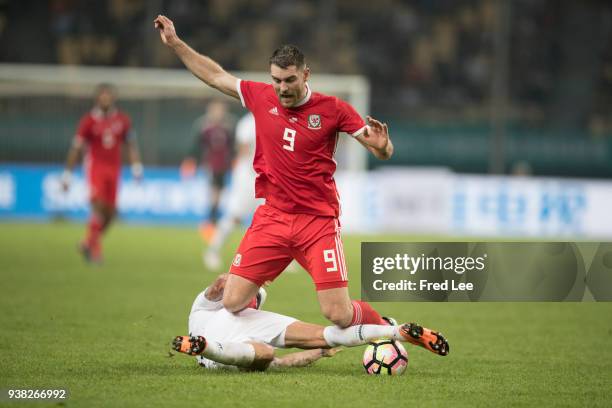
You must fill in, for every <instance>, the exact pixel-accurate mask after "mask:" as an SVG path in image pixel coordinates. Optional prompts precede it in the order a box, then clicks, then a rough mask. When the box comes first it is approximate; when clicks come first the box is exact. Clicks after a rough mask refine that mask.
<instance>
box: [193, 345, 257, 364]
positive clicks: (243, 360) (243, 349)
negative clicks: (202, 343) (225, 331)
mask: <svg viewBox="0 0 612 408" xmlns="http://www.w3.org/2000/svg"><path fill="white" fill-rule="evenodd" d="M202 355H203V356H204V357H206V358H208V359H211V360H213V361H216V362H217V363H221V364H228V365H236V366H239V367H248V366H250V365H251V364H252V363H253V361H254V360H255V348H254V347H253V346H252V345H251V344H248V343H234V342H222V343H221V342H218V341H210V342H207V343H206V348H205V349H204V352H203V353H202Z"/></svg>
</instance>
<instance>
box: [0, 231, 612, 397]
mask: <svg viewBox="0 0 612 408" xmlns="http://www.w3.org/2000/svg"><path fill="white" fill-rule="evenodd" d="M82 233H83V226H81V225H77V224H65V223H62V224H17V223H2V224H0V280H1V284H0V306H1V311H2V313H1V314H0V327H1V330H0V357H1V361H0V388H2V389H6V388H55V387H65V388H68V389H69V391H70V398H69V399H68V400H67V401H65V402H64V403H63V404H64V405H65V406H70V407H72V406H81V407H96V406H113V407H118V406H147V407H155V406H157V407H173V406H177V407H178V406H181V407H184V406H203V407H275V406H291V407H328V406H329V407H343V406H349V407H372V406H409V405H410V406H416V407H422V406H451V407H456V406H469V407H473V406H589V407H593V406H610V401H611V400H612V303H378V304H375V307H376V308H377V309H378V310H379V311H380V312H382V313H383V314H385V315H390V316H394V317H396V318H397V319H398V320H402V321H413V320H414V321H417V322H420V323H421V324H423V325H425V326H428V327H432V328H436V329H439V330H441V331H442V332H443V333H444V334H445V335H446V336H447V338H448V339H449V341H450V343H451V354H450V355H449V356H448V357H445V358H442V357H439V356H435V355H433V354H431V353H429V352H427V351H425V350H423V349H420V348H419V349H417V348H415V347H410V346H407V350H408V354H409V365H408V369H407V371H406V373H405V375H403V376H399V377H383V376H381V377H370V376H367V375H366V374H365V373H364V372H363V369H362V367H361V354H362V353H363V350H364V348H363V347H358V348H354V349H347V350H345V351H343V352H342V353H340V354H339V355H337V356H336V357H334V358H332V359H324V360H321V361H319V362H317V363H316V364H314V365H313V366H310V367H307V368H304V369H286V370H282V371H270V372H266V373H231V372H207V371H205V370H203V369H201V368H199V367H197V366H196V364H195V362H194V360H193V359H192V358H189V357H186V356H183V355H174V354H171V353H169V351H170V347H169V343H170V340H171V339H172V338H173V336H175V335H178V334H186V330H187V314H188V312H189V308H190V306H191V302H192V300H193V298H194V297H195V295H196V294H197V293H198V291H200V290H201V289H202V288H203V287H204V286H205V285H206V284H207V283H208V282H209V281H210V280H211V279H212V278H213V274H212V273H210V272H207V271H205V270H204V269H203V268H202V267H201V264H200V250H201V248H200V241H199V238H198V235H197V232H195V231H194V230H190V229H178V228H166V227H155V228H154V227H134V226H125V225H117V226H114V227H113V229H112V230H111V231H110V233H109V235H108V236H107V238H106V241H105V244H106V263H105V264H104V265H103V266H101V267H91V266H88V265H86V264H84V263H83V261H82V260H81V259H80V258H79V256H78V254H77V253H76V251H75V247H76V243H77V242H78V240H79V239H80V237H81V235H82ZM405 238H410V237H401V236H381V237H365V236H358V237H357V236H346V237H345V239H344V241H345V250H346V259H347V262H348V267H349V274H350V277H351V286H350V288H351V292H352V295H353V296H354V297H358V296H359V243H360V241H362V240H373V241H374V240H380V241H388V240H402V239H405ZM238 239H239V235H236V236H234V237H233V242H232V244H233V245H235V244H236V243H237V242H238ZM233 245H232V247H233ZM231 253H232V250H231V248H230V249H228V251H227V253H226V254H225V256H226V259H230V258H231ZM266 309H269V310H273V311H277V312H281V313H284V314H288V315H292V316H295V317H297V318H300V319H302V320H305V321H311V322H318V323H325V321H324V319H323V318H322V317H321V316H320V313H319V309H318V306H317V303H316V299H315V292H314V288H313V285H312V283H311V282H310V279H309V277H308V276H307V274H306V273H304V272H299V273H293V274H290V273H284V274H283V275H281V277H280V278H279V279H278V280H277V281H276V282H274V283H273V284H272V285H271V286H270V287H269V297H268V303H267V304H266ZM52 404H53V405H56V404H57V403H56V402H54V403H52ZM391 404H393V405H391ZM9 405H10V403H7V402H1V401H0V406H9ZM27 405H28V403H24V402H19V403H16V404H15V406H20V407H21V406H27ZM31 405H33V406H46V405H45V404H43V405H41V403H32V404H31Z"/></svg>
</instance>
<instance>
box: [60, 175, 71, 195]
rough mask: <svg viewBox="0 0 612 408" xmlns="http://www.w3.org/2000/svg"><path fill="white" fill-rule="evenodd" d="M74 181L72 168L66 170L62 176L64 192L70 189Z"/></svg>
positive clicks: (61, 183) (61, 182)
mask: <svg viewBox="0 0 612 408" xmlns="http://www.w3.org/2000/svg"><path fill="white" fill-rule="evenodd" d="M71 182H72V172H71V171H70V170H64V172H63V173H62V177H61V178H60V185H61V186H62V191H63V192H64V193H66V192H68V190H70V183H71Z"/></svg>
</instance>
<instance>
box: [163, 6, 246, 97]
mask: <svg viewBox="0 0 612 408" xmlns="http://www.w3.org/2000/svg"><path fill="white" fill-rule="evenodd" d="M153 22H154V24H155V28H157V29H158V30H159V36H160V37H161V40H162V42H163V43H164V44H165V45H167V46H168V47H169V48H170V49H172V50H173V51H174V53H175V54H176V55H177V56H178V57H179V58H180V59H181V61H183V64H185V66H186V67H187V68H188V69H189V70H190V71H191V72H192V73H193V75H195V76H196V77H198V78H199V79H200V80H202V81H203V82H204V83H205V84H206V85H208V86H211V87H213V88H215V89H218V90H219V91H221V92H223V93H224V94H226V95H229V96H231V97H234V98H237V99H238V98H240V96H239V95H238V91H237V89H236V85H237V81H238V78H236V77H235V76H233V75H231V74H229V73H228V72H227V71H225V70H224V69H223V68H222V67H221V65H219V64H217V63H216V62H215V61H213V60H212V59H210V58H209V57H207V56H205V55H202V54H200V53H198V52H196V51H195V50H194V49H193V48H191V47H190V46H189V45H187V44H186V43H185V42H184V41H183V40H181V39H180V38H179V37H178V35H177V34H176V30H175V29H174V23H173V22H172V20H170V19H169V18H168V17H166V16H162V15H159V16H157V18H156V19H155V20H154V21H153Z"/></svg>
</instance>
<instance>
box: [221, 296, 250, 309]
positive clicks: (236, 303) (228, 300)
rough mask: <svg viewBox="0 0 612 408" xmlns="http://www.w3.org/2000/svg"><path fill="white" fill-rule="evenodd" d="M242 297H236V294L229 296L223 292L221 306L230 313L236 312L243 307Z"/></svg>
mask: <svg viewBox="0 0 612 408" xmlns="http://www.w3.org/2000/svg"><path fill="white" fill-rule="evenodd" d="M241 300H242V299H240V298H238V297H237V296H231V295H228V294H227V293H224V294H223V307H224V308H225V310H227V311H228V312H231V313H236V312H239V311H241V310H242V309H244V306H245V305H243V304H242V303H244V302H242V301H241Z"/></svg>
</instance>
